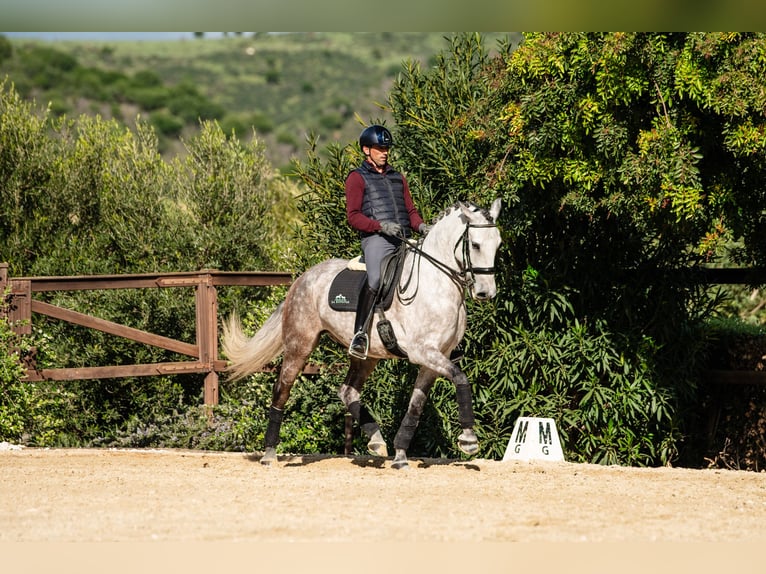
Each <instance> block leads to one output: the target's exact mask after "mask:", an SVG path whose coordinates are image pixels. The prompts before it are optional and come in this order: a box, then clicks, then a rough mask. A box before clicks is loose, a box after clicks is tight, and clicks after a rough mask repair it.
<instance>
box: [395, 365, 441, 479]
mask: <svg viewBox="0 0 766 574" xmlns="http://www.w3.org/2000/svg"><path fill="white" fill-rule="evenodd" d="M435 380H436V373H435V372H433V371H431V370H430V369H428V368H426V367H421V368H420V371H418V378H417V380H416V381H415V388H414V389H413V390H412V396H411V397H410V403H409V406H408V407H407V412H406V413H405V415H404V418H403V419H402V422H401V424H400V425H399V430H398V431H397V433H396V436H395V437H394V449H395V454H394V462H393V464H392V465H391V466H392V467H393V468H397V469H401V468H407V467H408V466H409V464H408V462H407V449H409V448H410V443H411V442H412V438H413V437H414V436H415V429H417V427H418V423H419V422H420V415H422V414H423V407H424V406H425V404H426V400H428V393H429V391H430V390H431V387H432V386H433V384H434V381H435Z"/></svg>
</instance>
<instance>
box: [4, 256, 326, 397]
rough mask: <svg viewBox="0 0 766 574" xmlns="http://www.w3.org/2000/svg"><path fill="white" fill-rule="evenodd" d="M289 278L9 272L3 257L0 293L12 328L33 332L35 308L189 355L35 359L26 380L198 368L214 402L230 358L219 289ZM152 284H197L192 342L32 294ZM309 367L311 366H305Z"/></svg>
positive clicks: (235, 274) (167, 372) (137, 374)
mask: <svg viewBox="0 0 766 574" xmlns="http://www.w3.org/2000/svg"><path fill="white" fill-rule="evenodd" d="M291 282H292V274H290V273H286V272H263V271H250V272H247V271H244V272H236V271H216V270H210V269H205V270H201V271H197V272H185V273H139V274H133V275H85V276H75V277H15V278H9V277H8V264H7V263H0V293H5V292H6V289H9V293H8V297H10V301H9V303H10V305H9V313H8V319H9V321H10V322H11V324H12V325H14V330H16V332H18V333H20V334H29V333H31V332H32V314H33V313H37V314H40V315H46V316H48V317H53V318H55V319H60V320H62V321H67V322H69V323H73V324H75V325H80V326H83V327H87V328H90V329H97V330H99V331H103V332H104V333H109V334H111V335H116V336H119V337H124V338H126V339H130V340H133V341H136V342H138V343H143V344H146V345H151V346H155V347H159V348H161V349H166V350H168V351H173V352H175V353H178V354H181V355H185V356H188V357H191V360H188V361H176V362H166V363H151V364H131V365H113V366H102V367H75V368H57V369H38V368H37V365H35V364H34V362H32V363H30V364H29V365H28V368H27V379H28V380H30V381H34V380H81V379H104V378H118V377H146V376H158V375H174V374H184V373H200V374H204V375H205V388H204V402H205V404H206V405H211V406H212V405H216V404H218V373H219V372H220V371H222V370H223V369H224V368H225V366H226V362H225V361H222V360H220V359H219V357H218V292H217V289H216V288H217V287H220V286H243V287H262V286H276V285H289V284H290V283H291ZM153 288H186V289H189V288H193V289H194V296H195V303H196V311H195V313H196V337H195V339H196V340H195V342H194V343H190V342H185V341H178V340H175V339H171V338H168V337H164V336H162V335H158V334H155V333H149V332H147V331H142V330H140V329H135V328H133V327H128V326H126V325H120V324H118V323H114V322H112V321H107V320H105V319H100V318H98V317H94V316H92V315H87V314H85V313H80V312H78V311H74V310H71V309H65V308H62V307H58V306H56V305H51V304H50V303H45V302H43V301H39V300H37V299H34V298H33V294H34V293H46V292H54V291H92V290H101V289H153ZM309 370H311V369H307V371H309Z"/></svg>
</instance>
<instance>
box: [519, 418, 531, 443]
mask: <svg viewBox="0 0 766 574" xmlns="http://www.w3.org/2000/svg"><path fill="white" fill-rule="evenodd" d="M528 427H529V421H521V422H520V423H519V429H518V430H517V431H516V444H521V443H523V442H524V441H526V440H527V428H528Z"/></svg>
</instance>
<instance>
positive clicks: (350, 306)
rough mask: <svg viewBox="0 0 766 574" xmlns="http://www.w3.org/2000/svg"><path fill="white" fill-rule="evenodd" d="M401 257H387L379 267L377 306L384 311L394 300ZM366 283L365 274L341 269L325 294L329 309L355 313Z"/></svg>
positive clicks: (401, 261) (393, 255)
mask: <svg viewBox="0 0 766 574" xmlns="http://www.w3.org/2000/svg"><path fill="white" fill-rule="evenodd" d="M403 262H404V258H403V257H397V254H396V253H394V254H392V255H389V256H388V257H387V258H386V259H385V260H384V261H383V264H382V265H381V267H382V269H383V277H382V282H383V284H382V285H381V289H380V293H379V297H380V298H381V300H379V301H378V303H377V306H378V307H380V308H382V309H383V310H384V311H386V310H387V309H388V308H389V307H390V306H391V302H392V301H393V300H394V293H395V292H396V289H395V288H393V287H395V286H396V285H397V284H398V283H399V276H400V275H401V272H402V263H403ZM366 282H367V272H366V271H357V270H354V269H348V268H346V269H343V270H342V271H341V272H340V273H338V274H337V275H336V276H335V278H334V279H333V280H332V284H331V285H330V290H329V291H328V293H327V302H328V304H329V305H330V309H334V310H335V311H354V312H355V311H356V304H357V301H359V293H361V291H362V288H364V286H365V283H366Z"/></svg>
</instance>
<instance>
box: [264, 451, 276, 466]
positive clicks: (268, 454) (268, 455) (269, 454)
mask: <svg viewBox="0 0 766 574" xmlns="http://www.w3.org/2000/svg"><path fill="white" fill-rule="evenodd" d="M276 461H277V449H275V448H267V449H266V451H265V452H264V453H263V456H262V457H261V464H262V465H263V466H269V465H270V464H271V463H272V462H276Z"/></svg>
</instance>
